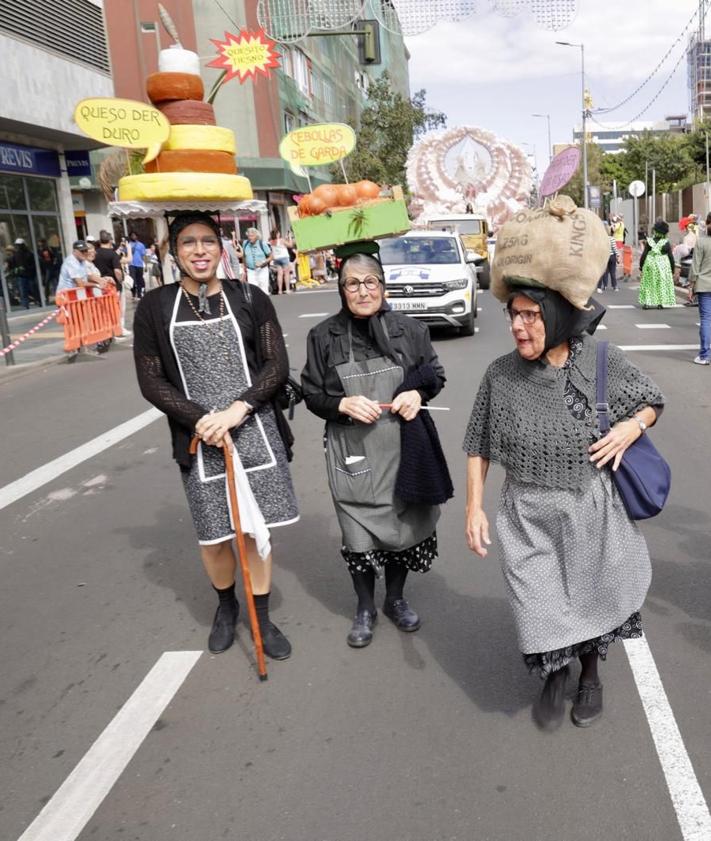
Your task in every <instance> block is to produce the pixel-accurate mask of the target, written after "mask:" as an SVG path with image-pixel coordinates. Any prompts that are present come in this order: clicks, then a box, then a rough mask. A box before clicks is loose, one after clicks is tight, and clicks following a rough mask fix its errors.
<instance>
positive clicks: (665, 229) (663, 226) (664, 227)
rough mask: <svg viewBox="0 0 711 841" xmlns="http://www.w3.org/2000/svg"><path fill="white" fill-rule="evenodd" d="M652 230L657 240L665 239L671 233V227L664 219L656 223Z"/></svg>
mask: <svg viewBox="0 0 711 841" xmlns="http://www.w3.org/2000/svg"><path fill="white" fill-rule="evenodd" d="M652 230H653V231H654V234H655V236H656V238H657V239H661V237H665V236H666V235H667V234H668V233H669V225H668V224H667V223H666V222H665V221H664V220H663V219H659V220H657V221H656V222H655V223H654V228H652Z"/></svg>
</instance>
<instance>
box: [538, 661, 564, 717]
mask: <svg viewBox="0 0 711 841" xmlns="http://www.w3.org/2000/svg"><path fill="white" fill-rule="evenodd" d="M567 681H568V667H567V666H564V667H563V668H562V669H558V670H557V671H555V672H552V673H551V674H549V675H548V677H547V678H546V682H545V685H544V687H543V690H542V691H541V694H540V697H539V698H538V699H537V700H536V702H535V704H534V705H533V710H532V714H533V720H534V721H535V722H536V724H537V725H538V727H540V729H541V730H545V731H546V732H547V733H552V732H553V731H554V730H557V729H558V728H559V727H560V725H561V724H562V723H563V717H564V715H565V684H566V683H567Z"/></svg>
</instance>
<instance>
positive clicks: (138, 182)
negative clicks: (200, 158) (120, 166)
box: [118, 172, 254, 202]
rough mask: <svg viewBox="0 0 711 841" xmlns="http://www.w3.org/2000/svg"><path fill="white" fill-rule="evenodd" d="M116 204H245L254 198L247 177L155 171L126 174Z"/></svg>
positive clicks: (121, 180) (120, 184) (119, 184)
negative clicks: (238, 202)
mask: <svg viewBox="0 0 711 841" xmlns="http://www.w3.org/2000/svg"><path fill="white" fill-rule="evenodd" d="M118 190H119V201H168V202H169V201H174V202H185V201H246V200H247V199H251V198H254V195H253V193H252V185H251V184H250V181H249V178H245V177H244V176H243V175H223V174H222V173H216V172H154V173H143V174H142V175H126V176H124V177H123V178H121V179H120V181H119V183H118Z"/></svg>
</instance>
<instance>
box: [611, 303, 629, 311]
mask: <svg viewBox="0 0 711 841" xmlns="http://www.w3.org/2000/svg"><path fill="white" fill-rule="evenodd" d="M606 309H608V310H633V309H635V305H634V304H609V305H608V306H607V308H606Z"/></svg>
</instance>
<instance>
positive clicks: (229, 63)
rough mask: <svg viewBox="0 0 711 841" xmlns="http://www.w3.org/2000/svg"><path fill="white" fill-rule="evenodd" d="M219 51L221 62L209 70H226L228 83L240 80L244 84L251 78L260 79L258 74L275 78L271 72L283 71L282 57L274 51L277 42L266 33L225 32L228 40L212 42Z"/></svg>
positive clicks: (214, 60) (212, 64)
mask: <svg viewBox="0 0 711 841" xmlns="http://www.w3.org/2000/svg"><path fill="white" fill-rule="evenodd" d="M210 40H211V41H212V43H213V44H214V45H215V46H216V47H217V58H215V59H213V60H212V61H211V62H210V63H209V64H208V65H207V66H208V67H217V68H218V69H219V70H224V71H225V73H226V75H225V78H224V81H225V82H229V81H230V79H234V78H237V79H239V81H240V84H242V83H243V82H246V81H247V79H249V77H250V76H251V77H252V78H253V79H256V77H257V74H258V73H261V74H262V75H263V76H267V77H269V76H271V70H273V69H274V68H276V67H279V53H278V52H276V50H275V49H274V47H275V44H274V41H270V40H269V38H267V36H266V34H265V33H264V30H263V29H258V30H257V31H256V32H248V31H247V30H246V29H243V30H242V31H241V32H240V33H239V35H233V34H232V33H231V32H225V40H224V41H217V40H215V39H214V38H211V39H210Z"/></svg>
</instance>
